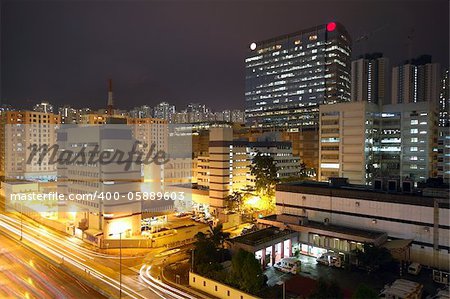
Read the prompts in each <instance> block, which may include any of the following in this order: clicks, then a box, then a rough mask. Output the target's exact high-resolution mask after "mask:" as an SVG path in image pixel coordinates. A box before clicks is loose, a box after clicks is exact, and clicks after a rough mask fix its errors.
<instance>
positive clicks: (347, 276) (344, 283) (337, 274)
mask: <svg viewBox="0 0 450 299" xmlns="http://www.w3.org/2000/svg"><path fill="white" fill-rule="evenodd" d="M299 260H300V261H301V263H302V264H301V267H302V268H301V272H300V274H298V275H301V276H303V277H308V278H312V279H314V280H318V279H319V278H321V277H322V278H324V279H326V280H334V281H336V282H337V283H338V284H339V286H340V287H341V288H342V289H346V290H348V291H350V292H352V291H354V290H355V289H356V288H357V287H358V285H359V284H365V285H367V286H369V287H371V288H373V289H375V290H376V291H377V292H378V291H380V290H381V289H383V287H384V286H385V285H386V284H390V283H392V282H393V281H394V280H395V279H397V278H400V276H399V271H392V272H386V271H385V272H383V271H379V272H376V273H371V274H368V273H367V272H365V271H362V270H358V269H351V270H350V269H342V268H335V267H329V266H325V265H320V264H317V262H316V259H315V258H314V257H310V256H306V255H300V256H299ZM431 272H432V271H431V270H430V269H426V268H423V269H422V271H421V272H420V274H419V275H417V276H416V275H411V274H408V273H405V274H404V275H403V277H402V278H405V279H408V280H411V281H416V282H419V283H421V284H423V285H424V295H425V296H424V297H426V295H428V294H434V293H435V291H436V289H437V288H440V287H442V285H440V284H437V283H435V282H433V280H432V278H431ZM264 274H266V276H267V277H268V284H269V285H270V286H273V285H277V284H281V283H282V282H284V281H288V280H289V279H291V278H292V277H294V275H293V274H288V273H283V272H280V271H278V270H275V269H274V268H273V267H270V268H268V269H266V271H265V272H264Z"/></svg>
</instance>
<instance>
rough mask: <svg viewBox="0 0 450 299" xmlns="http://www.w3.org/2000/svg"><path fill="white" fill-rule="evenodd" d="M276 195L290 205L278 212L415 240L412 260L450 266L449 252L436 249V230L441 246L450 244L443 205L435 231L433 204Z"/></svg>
mask: <svg viewBox="0 0 450 299" xmlns="http://www.w3.org/2000/svg"><path fill="white" fill-rule="evenodd" d="M276 198H277V203H278V204H280V203H283V204H284V205H286V206H285V207H283V208H282V207H280V206H278V207H277V208H278V213H285V214H291V215H298V216H307V217H308V219H310V220H313V221H319V222H322V221H324V219H325V218H328V219H329V220H330V222H331V223H332V224H336V225H342V226H347V227H354V228H360V229H366V230H371V231H380V232H386V233H387V234H388V236H389V237H392V238H401V239H413V240H414V241H416V244H413V247H412V248H411V260H413V261H417V262H420V263H422V264H425V265H429V266H433V267H443V268H448V267H449V263H448V261H449V258H448V255H449V251H448V250H447V249H444V248H441V249H439V250H434V249H433V248H432V244H433V243H434V235H435V233H436V234H437V237H438V240H439V245H440V246H445V247H448V246H449V245H450V232H449V229H448V226H449V225H450V210H449V209H446V208H439V210H438V211H439V215H438V219H439V225H441V226H443V227H441V228H439V229H438V231H436V232H435V231H434V225H433V224H434V217H435V215H434V209H433V207H424V206H415V205H408V204H399V203H388V202H381V201H370V200H362V199H352V198H342V197H335V196H331V197H330V196H323V195H315V194H302V193H292V192H283V191H277V193H276ZM430 200H431V199H430ZM305 211H306V215H305ZM446 227H447V228H446ZM423 243H426V244H423ZM421 244H423V245H421ZM433 251H435V252H434V253H433ZM433 259H434V260H433Z"/></svg>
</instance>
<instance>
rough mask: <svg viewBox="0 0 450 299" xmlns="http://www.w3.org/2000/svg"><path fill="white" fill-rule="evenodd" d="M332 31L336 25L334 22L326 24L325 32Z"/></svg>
mask: <svg viewBox="0 0 450 299" xmlns="http://www.w3.org/2000/svg"><path fill="white" fill-rule="evenodd" d="M334 29H336V23H335V22H330V23H328V24H327V31H333V30H334Z"/></svg>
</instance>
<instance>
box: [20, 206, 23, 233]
mask: <svg viewBox="0 0 450 299" xmlns="http://www.w3.org/2000/svg"><path fill="white" fill-rule="evenodd" d="M22 238H23V202H20V241H22Z"/></svg>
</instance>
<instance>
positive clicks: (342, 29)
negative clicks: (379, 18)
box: [256, 22, 351, 45]
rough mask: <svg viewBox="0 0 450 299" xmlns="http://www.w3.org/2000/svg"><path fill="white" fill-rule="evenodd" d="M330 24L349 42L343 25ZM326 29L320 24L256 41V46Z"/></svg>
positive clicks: (324, 25)
mask: <svg viewBox="0 0 450 299" xmlns="http://www.w3.org/2000/svg"><path fill="white" fill-rule="evenodd" d="M332 23H334V24H335V25H336V27H335V28H336V29H338V30H339V31H340V32H342V33H344V34H345V35H346V37H347V39H348V40H349V41H350V40H351V38H350V35H349V34H348V33H347V30H346V29H345V27H344V25H342V24H341V23H339V22H332ZM326 29H327V24H320V25H317V26H313V27H309V28H306V29H302V30H299V31H295V32H292V33H287V34H282V35H279V36H276V37H273V38H269V39H266V40H260V41H257V42H256V44H257V45H261V44H262V45H268V44H271V43H274V42H278V41H280V40H283V39H289V38H293V37H296V36H299V35H303V34H306V33H311V32H317V31H319V30H326ZM333 30H334V29H333Z"/></svg>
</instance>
